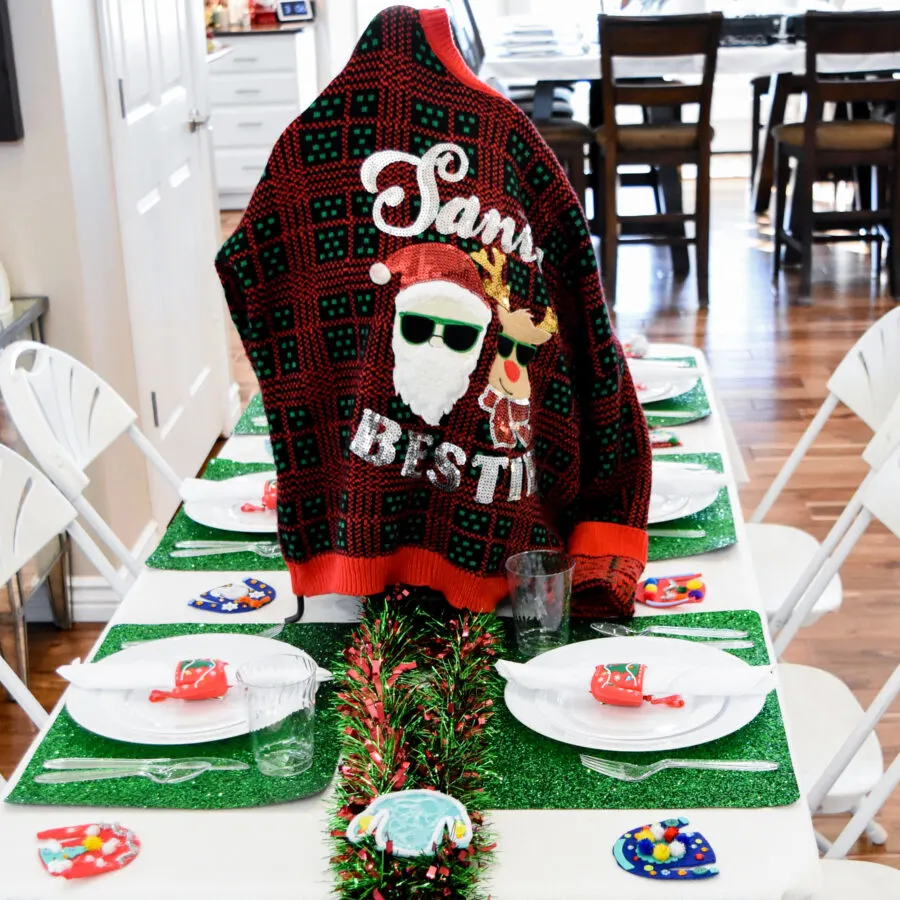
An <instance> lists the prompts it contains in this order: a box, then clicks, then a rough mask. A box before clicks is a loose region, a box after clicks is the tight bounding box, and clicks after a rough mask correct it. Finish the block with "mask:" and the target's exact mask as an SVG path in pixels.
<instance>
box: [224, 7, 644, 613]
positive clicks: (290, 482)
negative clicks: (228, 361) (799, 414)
mask: <svg viewBox="0 0 900 900" xmlns="http://www.w3.org/2000/svg"><path fill="white" fill-rule="evenodd" d="M216 265H217V268H218V271H219V275H220V278H221V280H222V284H223V286H224V288H225V293H226V297H227V300H228V303H229V306H230V309H231V313H232V317H233V319H234V322H235V324H236V326H237V328H238V331H239V333H240V335H241V338H242V340H243V343H244V346H245V348H246V350H247V353H248V355H249V358H250V360H251V362H252V364H253V367H254V369H255V371H256V374H257V376H258V377H259V383H260V387H261V390H262V398H263V404H264V406H265V410H266V415H267V418H268V422H269V428H270V431H271V438H272V449H273V451H274V457H275V467H276V470H277V473H278V526H279V538H280V542H281V547H282V551H283V554H284V558H285V560H286V562H287V565H288V568H289V569H290V573H291V578H292V582H293V588H294V591H295V592H296V593H298V594H301V595H307V596H308V595H316V594H323V593H329V592H337V593H342V594H371V593H375V592H377V591H380V590H382V589H384V588H385V587H386V586H388V585H391V584H395V583H404V584H410V585H424V586H428V587H431V588H434V589H436V590H438V591H441V592H442V593H443V594H444V595H445V596H446V597H447V600H448V601H449V602H450V603H451V604H453V605H454V606H456V607H467V608H469V609H473V610H479V611H484V610H490V609H492V608H493V607H494V606H495V605H496V604H497V603H498V601H499V600H501V599H502V598H503V597H504V596H505V595H506V593H507V586H506V578H505V570H504V564H505V562H506V560H507V558H508V557H509V556H511V555H512V554H515V553H520V552H522V551H525V550H548V549H554V548H566V549H567V550H568V552H569V553H570V554H572V555H573V556H574V557H575V559H576V563H577V565H576V569H575V601H574V602H575V612H576V614H577V613H582V614H590V615H603V614H607V615H612V614H630V613H631V612H632V611H633V595H634V585H635V581H636V580H637V578H638V577H639V575H640V573H641V571H642V569H643V566H644V562H645V560H646V553H647V534H646V523H647V507H648V502H649V495H650V447H649V442H648V438H647V429H646V425H645V422H644V417H643V415H642V412H641V408H640V406H639V404H638V401H637V398H636V396H635V392H634V387H633V385H632V382H631V380H630V377H629V374H628V369H627V367H626V364H625V359H624V357H623V353H622V350H621V347H620V345H619V343H618V341H617V340H616V338H615V336H614V334H613V332H612V328H611V326H610V322H609V318H608V316H607V311H606V308H605V306H604V302H603V296H602V293H601V289H600V282H599V278H598V273H597V266H596V260H595V257H594V251H593V248H592V246H591V240H590V235H589V233H588V229H587V226H586V225H585V220H584V215H583V213H582V210H581V208H580V206H579V203H578V200H577V198H576V196H575V194H574V193H573V191H572V189H571V188H570V186H569V184H568V181H567V180H566V177H565V174H564V173H563V171H562V169H561V168H560V166H559V164H558V163H557V160H556V158H555V157H554V155H553V153H552V152H551V151H550V149H549V148H548V147H547V145H546V144H545V143H544V142H543V141H542V139H541V138H540V136H539V135H538V133H537V131H536V130H535V128H534V127H533V126H532V124H531V122H530V121H529V120H528V119H527V118H526V117H525V116H524V115H523V114H522V113H521V112H520V111H519V109H518V108H517V107H516V106H515V105H514V104H512V103H511V102H509V101H508V100H506V99H504V98H503V97H501V96H500V95H499V94H497V93H495V92H494V91H493V90H492V89H491V88H489V87H488V86H487V85H485V84H483V83H482V82H481V81H479V80H478V79H477V78H476V77H475V76H474V75H473V74H472V73H471V71H470V70H469V69H468V68H467V67H466V64H465V62H464V61H463V59H462V57H461V56H460V55H459V53H458V51H457V50H456V47H455V45H454V43H453V38H452V35H451V30H450V24H449V20H448V18H447V15H446V13H445V12H444V11H442V10H428V11H415V10H412V9H410V8H408V7H403V6H398V7H392V8H390V9H388V10H386V11H385V12H383V13H381V14H380V15H379V16H377V17H376V18H375V19H374V20H373V21H372V23H371V24H370V25H369V27H368V28H367V29H366V31H365V33H364V34H363V36H362V38H361V39H360V41H359V43H358V45H357V47H356V50H355V51H354V53H353V56H352V57H351V59H350V61H349V62H348V64H347V66H346V68H345V69H344V70H343V71H342V72H341V73H340V75H338V76H337V77H336V78H335V79H334V81H333V82H331V84H330V85H329V86H328V87H327V88H326V89H325V91H324V92H323V93H322V94H321V95H320V96H319V97H318V99H317V100H316V101H315V102H314V103H313V104H312V105H311V106H310V107H309V108H308V109H307V110H306V111H305V112H304V113H303V114H302V115H301V116H300V117H299V118H298V119H297V120H296V121H294V122H293V124H292V125H290V126H289V127H288V129H287V130H286V131H285V133H284V134H283V135H282V137H281V138H280V139H279V141H278V142H277V144H276V146H275V148H274V150H273V152H272V155H271V158H270V160H269V163H268V165H267V167H266V172H265V174H264V176H263V178H262V180H261V181H260V183H259V185H258V187H257V189H256V191H255V193H254V194H253V198H252V200H251V202H250V205H249V207H248V209H247V211H246V213H245V215H244V216H243V219H242V221H241V223H240V225H239V227H238V229H237V230H236V231H235V233H234V234H233V235H232V236H231V237H230V238H229V239H228V240H227V241H226V242H225V244H224V246H223V247H222V249H221V251H220V253H219V255H218V257H217V260H216Z"/></svg>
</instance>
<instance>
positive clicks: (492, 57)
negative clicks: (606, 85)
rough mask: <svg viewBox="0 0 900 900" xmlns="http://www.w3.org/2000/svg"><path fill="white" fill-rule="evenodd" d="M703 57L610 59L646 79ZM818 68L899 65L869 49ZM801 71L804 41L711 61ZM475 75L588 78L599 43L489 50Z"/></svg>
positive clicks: (897, 58)
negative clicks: (564, 51) (580, 49)
mask: <svg viewBox="0 0 900 900" xmlns="http://www.w3.org/2000/svg"><path fill="white" fill-rule="evenodd" d="M702 66H703V57H702V56H670V57H655V58H652V59H646V58H641V57H620V58H618V59H616V62H615V76H616V78H650V77H662V76H666V75H672V76H675V75H700V74H701V73H702ZM819 68H820V70H821V71H823V72H866V71H874V70H880V69H900V54H896V53H869V54H860V55H846V56H844V55H842V56H822V57H821V59H820V63H819ZM805 71H806V45H805V44H772V45H770V46H766V47H720V48H719V53H718V56H717V60H716V74H717V75H746V76H747V77H748V78H754V77H756V76H757V75H776V74H778V73H779V72H795V73H801V72H805ZM479 74H480V77H481V78H482V79H484V80H487V79H489V78H496V79H498V80H499V81H503V82H507V83H513V84H515V83H518V82H524V83H529V84H530V83H532V82H535V81H554V80H556V81H588V80H591V79H595V78H600V47H599V45H597V44H591V45H590V47H589V49H588V50H587V52H586V53H583V54H581V55H578V56H562V55H560V56H515V57H513V56H501V55H499V54H498V53H496V52H493V53H489V55H488V56H487V57H486V58H485V60H484V64H483V65H482V68H481V72H480V73H479Z"/></svg>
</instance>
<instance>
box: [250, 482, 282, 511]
mask: <svg viewBox="0 0 900 900" xmlns="http://www.w3.org/2000/svg"><path fill="white" fill-rule="evenodd" d="M277 506H278V488H277V482H276V480H275V479H274V478H270V479H269V480H268V481H267V482H266V483H265V485H264V486H263V494H262V497H261V498H260V502H259V503H258V504H256V503H250V502H249V501H248V502H247V503H242V504H241V512H270V511H271V510H274V509H275V508H276V507H277Z"/></svg>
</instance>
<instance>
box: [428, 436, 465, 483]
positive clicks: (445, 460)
mask: <svg viewBox="0 0 900 900" xmlns="http://www.w3.org/2000/svg"><path fill="white" fill-rule="evenodd" d="M454 463H456V465H454ZM465 464H466V454H465V452H464V451H463V448H462V447H457V446H456V444H451V443H450V442H449V441H445V442H444V443H443V444H438V447H437V450H435V451H434V469H429V470H428V472H427V473H426V474H427V475H428V480H429V481H430V482H431V483H432V484H433V485H434V486H435V487H436V488H440V489H441V490H442V491H447V492H448V493H450V492H452V491H455V490H456V489H457V488H458V487H459V480H460V477H461V476H460V472H459V468H458V467H459V466H464V465H465ZM435 469H437V472H435ZM438 472H439V473H440V476H439V475H438Z"/></svg>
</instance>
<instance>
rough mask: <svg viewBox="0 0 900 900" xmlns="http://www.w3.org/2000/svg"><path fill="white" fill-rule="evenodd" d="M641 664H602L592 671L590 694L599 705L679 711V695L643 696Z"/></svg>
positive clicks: (682, 704)
mask: <svg viewBox="0 0 900 900" xmlns="http://www.w3.org/2000/svg"><path fill="white" fill-rule="evenodd" d="M646 670H647V667H646V666H645V665H643V664H641V663H602V664H601V665H599V666H597V668H596V669H594V676H593V678H591V694H592V696H593V697H594V699H595V700H598V701H599V702H600V703H607V704H609V705H610V706H640V705H641V704H642V703H644V702H647V703H652V704H654V705H657V704H664V705H666V706H672V707H675V708H676V709H680V708H681V707H682V706H684V698H683V697H682V696H681V695H679V694H671V695H670V696H668V697H652V696H650V695H649V694H645V693H644V691H643V687H644V672H646Z"/></svg>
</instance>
